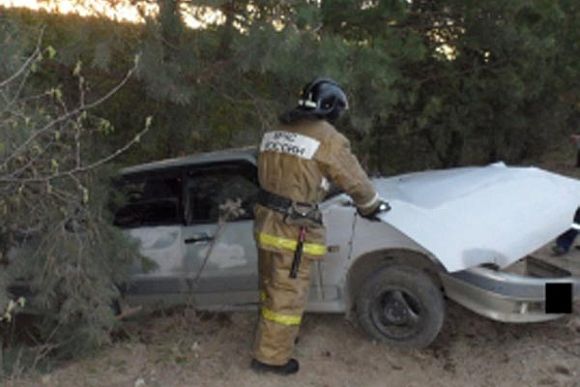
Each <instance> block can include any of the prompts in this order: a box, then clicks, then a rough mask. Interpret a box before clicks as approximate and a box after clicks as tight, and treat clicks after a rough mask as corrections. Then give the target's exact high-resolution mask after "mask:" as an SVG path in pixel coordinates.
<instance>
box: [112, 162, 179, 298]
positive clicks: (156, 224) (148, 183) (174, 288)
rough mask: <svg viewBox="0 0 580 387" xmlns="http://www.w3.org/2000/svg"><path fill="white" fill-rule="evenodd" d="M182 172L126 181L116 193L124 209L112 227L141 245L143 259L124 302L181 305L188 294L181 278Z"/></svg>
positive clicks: (136, 269) (146, 176)
mask: <svg viewBox="0 0 580 387" xmlns="http://www.w3.org/2000/svg"><path fill="white" fill-rule="evenodd" d="M182 182H183V178H182V172H181V171H179V170H176V171H165V172H163V173H147V174H144V173H142V174H138V175H135V176H125V177H124V178H123V181H122V182H121V184H120V187H119V189H118V190H117V193H118V194H120V195H117V196H120V198H121V201H122V204H121V205H120V206H119V207H118V209H117V210H116V211H115V220H114V224H115V225H116V226H118V227H120V228H122V229H124V230H125V232H126V233H127V234H128V235H129V236H130V237H132V238H133V239H135V240H137V241H138V243H139V250H140V252H141V254H142V255H143V256H144V257H146V260H144V261H142V262H135V263H134V265H133V267H132V269H131V277H130V282H129V284H128V286H127V290H126V293H127V296H128V297H139V298H145V299H146V300H147V301H150V300H151V299H159V300H162V301H178V302H179V301H180V300H182V297H183V294H184V292H185V291H186V289H187V286H186V281H185V280H184V279H183V275H182V273H183V247H182V240H183V238H182V227H183V224H184V216H183V200H182V195H183V183H182Z"/></svg>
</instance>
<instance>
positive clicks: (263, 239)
mask: <svg viewBox="0 0 580 387" xmlns="http://www.w3.org/2000/svg"><path fill="white" fill-rule="evenodd" d="M258 238H259V241H260V245H262V246H264V247H274V248H277V249H281V250H288V251H295V250H296V246H297V245H298V242H297V241H295V240H292V239H288V238H282V237H279V236H275V235H270V234H266V233H263V232H262V233H260V234H259V235H258ZM302 251H303V252H304V253H305V254H308V255H313V256H317V255H318V256H322V255H325V254H326V246H325V245H321V244H318V243H304V247H303V250H302Z"/></svg>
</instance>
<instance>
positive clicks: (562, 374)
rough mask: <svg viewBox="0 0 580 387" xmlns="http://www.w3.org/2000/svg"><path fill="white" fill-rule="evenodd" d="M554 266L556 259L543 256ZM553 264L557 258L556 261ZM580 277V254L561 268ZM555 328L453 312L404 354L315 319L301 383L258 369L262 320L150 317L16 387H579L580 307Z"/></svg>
mask: <svg viewBox="0 0 580 387" xmlns="http://www.w3.org/2000/svg"><path fill="white" fill-rule="evenodd" d="M542 254H543V255H544V256H547V251H546V249H544V251H542ZM550 259H551V258H550ZM561 263H562V264H563V265H564V266H568V267H569V268H572V269H573V270H574V271H575V272H577V273H579V274H580V251H578V250H575V251H573V252H572V253H571V254H570V255H569V256H568V257H566V258H564V259H563V260H561ZM575 310H576V312H575V314H574V315H571V316H569V317H565V318H563V319H560V320H556V321H553V322H548V323H538V324H524V325H516V324H503V323H497V322H493V321H491V320H488V319H485V318H483V317H479V316H478V315H476V314H474V313H472V312H470V311H468V310H466V309H464V308H462V307H460V306H458V305H456V304H454V303H452V302H449V303H448V306H447V319H446V322H445V325H444V327H443V330H442V332H441V334H440V335H439V337H438V338H437V340H436V341H435V343H434V345H433V346H432V347H431V348H429V349H427V350H423V351H397V350H394V349H392V348H389V347H386V346H384V345H382V344H377V343H375V342H373V341H371V340H369V339H368V338H367V337H366V336H365V335H364V333H362V332H361V331H360V330H359V328H358V327H356V325H354V324H352V323H349V322H348V321H346V320H345V319H344V318H343V317H342V316H338V315H306V317H305V322H304V325H303V329H302V331H301V334H300V342H299V343H298V345H297V347H296V357H297V358H298V359H299V360H300V361H301V367H302V368H301V371H300V373H299V374H298V375H293V376H290V377H278V376H271V375H256V374H254V373H253V372H252V371H251V370H250V369H249V368H248V365H249V362H250V359H251V353H250V350H251V345H252V340H253V335H254V326H255V323H256V314H255V313H226V314H199V313H196V312H195V311H193V310H187V309H177V310H173V311H172V312H171V313H169V312H168V313H167V314H166V315H161V316H141V317H138V318H134V319H133V320H132V321H130V322H128V323H127V325H126V328H125V330H126V333H127V335H128V338H125V339H123V340H119V341H118V342H117V343H115V344H114V345H112V346H111V347H110V348H108V349H105V350H104V351H102V352H100V353H99V354H98V355H96V356H94V357H91V358H86V359H80V360H77V361H71V362H69V363H68V364H65V365H63V366H62V367H60V368H58V369H56V370H54V371H53V372H51V373H49V374H44V375H41V374H36V375H28V376H26V377H21V378H18V379H16V380H12V381H10V382H8V384H7V385H8V386H10V387H12V386H14V387H16V386H39V385H40V386H42V385H44V386H71V387H73V386H74V387H77V386H134V387H144V386H319V387H331V386H344V387H348V386H357V387H358V386H580V305H578V304H577V305H576V306H575Z"/></svg>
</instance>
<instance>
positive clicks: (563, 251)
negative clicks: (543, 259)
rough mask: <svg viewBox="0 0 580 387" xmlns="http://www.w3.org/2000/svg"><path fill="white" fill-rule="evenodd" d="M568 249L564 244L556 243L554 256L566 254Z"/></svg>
mask: <svg viewBox="0 0 580 387" xmlns="http://www.w3.org/2000/svg"><path fill="white" fill-rule="evenodd" d="M567 252H568V250H566V249H565V248H563V247H562V246H558V245H554V246H552V257H559V256H562V255H564V254H566V253H567Z"/></svg>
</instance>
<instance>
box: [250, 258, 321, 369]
mask: <svg viewBox="0 0 580 387" xmlns="http://www.w3.org/2000/svg"><path fill="white" fill-rule="evenodd" d="M293 260H294V253H293V252H291V251H289V252H287V253H280V252H272V251H267V250H264V249H258V265H259V270H260V298H261V310H260V321H259V323H258V332H257V335H256V342H255V347H254V358H255V359H256V360H258V361H260V362H262V363H266V364H270V365H283V364H286V362H287V361H288V360H289V359H290V356H291V354H292V350H293V349H294V341H295V339H296V336H297V335H298V330H299V328H300V322H301V321H302V313H303V312H304V307H305V305H306V301H307V299H308V289H309V287H310V266H311V265H312V260H311V259H309V258H307V257H304V256H303V257H302V262H301V264H300V269H299V271H298V275H297V278H294V279H293V278H290V277H289V274H290V268H291V266H292V261H293Z"/></svg>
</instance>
